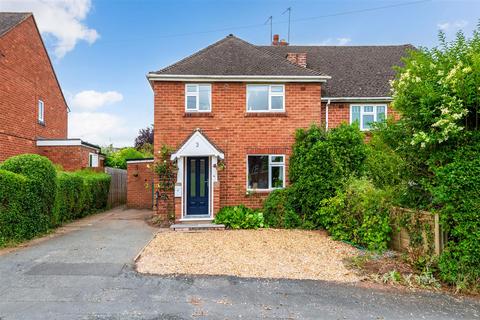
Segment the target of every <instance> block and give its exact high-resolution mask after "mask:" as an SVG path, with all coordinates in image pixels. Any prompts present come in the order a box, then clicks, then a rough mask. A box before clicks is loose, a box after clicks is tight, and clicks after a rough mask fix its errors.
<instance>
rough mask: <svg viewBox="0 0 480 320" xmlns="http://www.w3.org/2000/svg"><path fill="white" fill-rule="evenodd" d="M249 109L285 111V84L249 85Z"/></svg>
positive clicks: (254, 110) (253, 110) (252, 110)
mask: <svg viewBox="0 0 480 320" xmlns="http://www.w3.org/2000/svg"><path fill="white" fill-rule="evenodd" d="M247 111H250V112H269V111H270V112H283V111H285V86H284V85H283V84H272V85H264V84H249V85H247Z"/></svg>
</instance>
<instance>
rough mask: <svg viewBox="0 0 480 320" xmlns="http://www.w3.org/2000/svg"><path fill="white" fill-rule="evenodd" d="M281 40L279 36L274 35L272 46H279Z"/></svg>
mask: <svg viewBox="0 0 480 320" xmlns="http://www.w3.org/2000/svg"><path fill="white" fill-rule="evenodd" d="M279 39H280V36H279V35H278V34H274V35H273V41H272V46H278V44H279Z"/></svg>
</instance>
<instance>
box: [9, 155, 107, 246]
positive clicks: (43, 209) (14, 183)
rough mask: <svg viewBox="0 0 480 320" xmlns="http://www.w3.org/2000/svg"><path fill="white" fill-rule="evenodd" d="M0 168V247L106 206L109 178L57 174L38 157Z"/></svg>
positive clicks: (20, 158) (18, 159)
mask: <svg viewBox="0 0 480 320" xmlns="http://www.w3.org/2000/svg"><path fill="white" fill-rule="evenodd" d="M0 167H1V168H0V246H4V245H6V244H8V243H9V242H17V241H22V240H28V239H31V238H33V237H35V236H37V235H39V234H42V233H45V232H46V231H48V230H49V229H50V228H52V227H55V226H58V225H59V224H61V223H62V222H65V221H68V220H71V219H75V218H78V217H82V216H84V215H87V214H89V213H92V212H96V211H98V210H100V209H103V208H105V207H106V204H107V197H108V190H109V186H110V176H109V175H106V174H103V173H95V172H92V171H79V172H61V171H59V172H56V170H55V168H54V167H53V165H52V164H51V162H50V161H49V160H48V159H47V158H45V157H41V156H38V155H20V156H15V157H12V158H9V159H7V160H6V161H5V162H4V163H2V164H1V165H0Z"/></svg>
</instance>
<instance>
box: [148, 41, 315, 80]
mask: <svg viewBox="0 0 480 320" xmlns="http://www.w3.org/2000/svg"><path fill="white" fill-rule="evenodd" d="M152 73H153V74H158V75H222V76H245V75H247V76H265V75H266V76H325V74H322V73H321V72H319V71H315V70H311V69H307V68H302V67H300V66H297V65H295V64H293V63H291V62H289V61H287V60H286V59H284V58H282V57H280V56H278V55H276V54H272V53H271V52H269V51H267V50H264V49H262V48H261V47H258V46H254V45H252V44H250V43H248V42H246V41H243V40H241V39H239V38H237V37H235V36H233V35H229V36H227V37H226V38H224V39H222V40H220V41H218V42H215V43H214V44H212V45H210V46H208V47H206V48H205V49H202V50H200V51H198V52H197V53H195V54H193V55H191V56H189V57H187V58H185V59H183V60H180V61H178V62H177V63H174V64H172V65H170V66H168V67H166V68H164V69H161V70H159V71H156V72H152Z"/></svg>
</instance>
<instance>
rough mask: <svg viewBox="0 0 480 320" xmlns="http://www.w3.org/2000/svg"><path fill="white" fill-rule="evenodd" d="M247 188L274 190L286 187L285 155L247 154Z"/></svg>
mask: <svg viewBox="0 0 480 320" xmlns="http://www.w3.org/2000/svg"><path fill="white" fill-rule="evenodd" d="M247 176H248V178H247V189H248V190H260V191H261V190H273V189H281V188H284V187H285V156H284V155H249V156H247Z"/></svg>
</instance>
